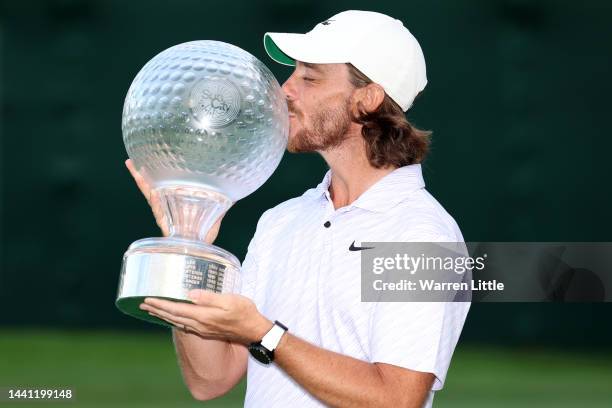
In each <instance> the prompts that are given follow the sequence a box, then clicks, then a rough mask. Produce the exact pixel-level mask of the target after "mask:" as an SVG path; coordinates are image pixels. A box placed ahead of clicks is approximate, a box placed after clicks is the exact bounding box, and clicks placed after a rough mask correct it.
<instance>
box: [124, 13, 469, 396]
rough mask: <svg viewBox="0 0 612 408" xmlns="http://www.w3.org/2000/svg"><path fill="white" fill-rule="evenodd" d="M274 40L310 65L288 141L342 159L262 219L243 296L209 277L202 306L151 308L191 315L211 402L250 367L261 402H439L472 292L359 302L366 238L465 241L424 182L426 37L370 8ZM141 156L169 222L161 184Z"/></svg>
mask: <svg viewBox="0 0 612 408" xmlns="http://www.w3.org/2000/svg"><path fill="white" fill-rule="evenodd" d="M264 44H265V47H266V50H267V52H268V53H269V55H270V56H271V57H272V58H273V59H274V60H276V61H278V62H280V63H284V64H295V71H294V72H293V74H292V75H291V76H290V77H289V78H288V79H287V81H286V82H285V83H284V84H283V90H284V92H285V93H286V97H287V103H288V106H289V112H290V135H289V141H288V150H289V151H290V152H313V151H316V152H318V153H320V154H321V155H322V156H323V158H324V159H325V161H326V162H327V164H328V165H329V167H330V170H329V171H328V172H327V174H326V175H325V177H324V179H323V181H322V182H321V183H320V184H319V185H318V186H317V187H316V188H313V189H310V190H308V191H306V192H305V193H304V194H303V195H302V196H300V197H296V198H293V199H290V200H288V201H286V202H283V203H281V204H279V205H277V206H276V207H274V208H272V209H270V210H268V211H266V212H265V213H264V214H263V215H262V216H261V218H260V220H259V222H258V225H257V229H256V232H255V235H254V237H253V239H252V240H251V242H250V244H249V248H248V253H247V255H246V258H245V260H244V262H243V266H242V277H243V287H242V292H241V294H214V293H211V292H205V291H200V290H194V291H191V292H190V297H191V298H192V299H193V301H194V303H195V304H185V303H177V302H170V301H165V300H161V299H152V298H151V299H146V300H145V303H143V304H142V305H141V308H142V309H143V310H146V311H148V312H149V313H151V314H152V315H154V316H158V317H160V318H162V319H164V320H166V321H168V322H170V323H171V324H173V325H175V326H176V329H173V336H174V341H175V345H176V350H177V354H178V357H179V361H180V366H181V369H182V372H183V376H184V378H185V382H186V384H187V386H188V387H189V389H190V391H191V393H192V394H193V396H194V397H195V398H197V399H200V400H207V399H212V398H215V397H218V396H220V395H223V394H225V393H226V392H228V391H229V390H230V389H231V388H232V387H233V386H234V385H235V384H237V383H238V382H239V381H240V379H241V378H243V376H244V375H245V373H247V374H248V379H247V394H246V401H245V405H247V406H254V407H261V406H265V407H286V406H292V407H306V406H319V405H321V404H324V405H332V406H351V407H353V406H367V407H377V406H381V407H390V406H393V407H399V406H402V407H420V406H431V404H432V399H433V392H434V391H435V390H439V389H441V388H442V385H443V383H444V379H445V376H446V371H447V369H448V366H449V364H450V359H451V355H452V353H453V350H454V348H455V345H456V343H457V340H458V338H459V334H460V332H461V329H462V327H463V323H464V321H465V317H466V314H467V311H468V308H469V303H442V302H423V303H419V302H405V303H384V302H370V303H368V302H361V301H360V293H361V292H360V255H361V254H360V251H359V250H360V249H362V248H360V242H362V241H417V242H427V241H446V242H462V241H463V237H462V235H461V232H460V231H459V228H458V227H457V225H456V223H455V221H454V220H453V219H452V217H451V216H450V215H448V214H447V213H446V211H445V210H444V209H443V208H442V206H440V204H439V203H438V202H437V201H436V200H435V199H434V198H433V197H432V196H431V195H430V194H429V193H428V192H427V191H426V190H425V189H424V182H423V178H422V175H421V167H420V164H419V163H420V162H421V161H422V160H423V158H424V156H425V153H426V151H427V146H428V136H429V132H424V131H420V130H418V129H416V128H414V127H413V126H412V125H411V124H410V123H409V122H408V121H407V120H406V118H405V116H404V112H405V111H407V110H408V109H409V108H410V107H411V105H412V103H413V101H414V98H415V97H416V96H417V95H418V94H419V93H420V92H421V91H422V90H423V89H424V87H425V85H426V83H427V80H426V75H425V61H424V58H423V54H422V52H421V48H420V46H419V44H418V42H417V41H416V39H415V38H414V37H413V36H412V35H411V34H410V32H409V31H408V30H407V29H406V28H404V26H403V25H402V23H401V22H400V21H399V20H395V19H393V18H391V17H388V16H386V15H383V14H379V13H372V12H363V11H347V12H343V13H340V14H337V15H335V16H334V17H332V18H330V19H328V20H326V21H324V22H322V23H320V24H318V25H317V26H316V27H315V28H314V29H313V30H312V31H311V32H309V33H307V34H281V33H268V34H266V35H265V37H264ZM127 164H128V167H129V168H130V170H131V171H132V174H133V175H134V177H135V178H136V181H137V182H138V184H139V186H140V188H141V189H142V190H143V193H144V194H145V196H146V197H147V198H148V199H149V202H150V204H151V206H152V207H153V210H154V213H155V214H156V218H157V220H158V224H160V227H162V229H163V228H164V221H163V220H162V219H161V218H160V215H159V214H160V211H159V208H158V206H157V201H156V199H155V195H154V194H153V195H151V194H152V192H151V191H149V189H148V186H146V184H145V183H144V181H143V180H142V178H141V177H140V175H138V173H137V172H136V171H135V169H134V168H133V166H132V165H131V163H130V162H129V161H128V163H127ZM219 223H220V220H219V221H218V222H217V224H216V225H215V227H214V228H213V230H212V231H211V232H210V233H209V236H208V237H207V239H206V240H207V241H208V242H212V241H213V240H214V239H215V237H216V235H217V231H218V228H219ZM274 320H276V322H275V323H273V321H274ZM281 322H282V323H281ZM287 327H288V330H287ZM249 352H251V354H252V355H253V356H254V357H255V358H249ZM256 359H257V360H259V361H256ZM264 363H271V364H264Z"/></svg>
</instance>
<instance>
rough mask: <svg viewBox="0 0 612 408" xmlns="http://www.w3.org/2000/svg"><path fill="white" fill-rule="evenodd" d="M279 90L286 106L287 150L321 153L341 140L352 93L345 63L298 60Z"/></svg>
mask: <svg viewBox="0 0 612 408" xmlns="http://www.w3.org/2000/svg"><path fill="white" fill-rule="evenodd" d="M283 90H284V91H285V94H286V95H287V103H288V106H289V124H290V130H289V141H288V144H287V150H288V151H290V152H294V153H295V152H314V151H323V150H327V149H329V148H332V147H336V146H339V145H340V144H341V143H342V142H343V141H344V139H345V137H346V134H347V131H348V129H349V127H350V125H351V115H350V96H351V93H352V91H353V86H352V85H351V83H350V82H349V72H348V67H347V66H346V64H307V63H303V62H299V61H298V62H297V63H296V67H295V71H294V72H293V74H292V75H291V76H290V77H289V78H288V79H287V81H285V83H284V84H283Z"/></svg>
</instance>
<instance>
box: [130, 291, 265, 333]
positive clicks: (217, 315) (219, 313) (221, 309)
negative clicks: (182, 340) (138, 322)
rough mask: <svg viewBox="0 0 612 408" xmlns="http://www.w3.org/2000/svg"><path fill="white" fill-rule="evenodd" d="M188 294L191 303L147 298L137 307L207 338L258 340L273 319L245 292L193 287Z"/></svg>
mask: <svg viewBox="0 0 612 408" xmlns="http://www.w3.org/2000/svg"><path fill="white" fill-rule="evenodd" d="M189 298H190V299H191V300H192V301H193V302H194V304H189V303H181V302H172V301H169V300H163V299H156V298H146V299H145V301H144V303H141V305H140V308H141V309H142V310H146V311H147V312H149V314H151V315H153V316H156V317H158V318H160V319H163V320H165V321H167V322H168V323H170V324H172V325H174V326H176V327H179V328H181V329H183V330H186V331H188V332H192V333H194V334H197V335H198V336H200V337H202V338H204V339H209V340H225V341H230V342H235V343H242V344H244V345H248V344H250V343H252V342H255V341H260V340H261V339H262V337H263V336H264V335H265V334H266V333H267V332H268V330H270V329H271V328H272V325H273V324H272V322H271V321H270V320H268V319H266V318H265V317H264V316H263V315H262V314H261V313H259V311H258V310H257V307H256V306H255V304H254V303H253V302H252V301H251V300H250V299H249V298H246V297H244V296H241V295H235V294H218V293H213V292H209V291H205V290H201V289H194V290H192V291H190V292H189Z"/></svg>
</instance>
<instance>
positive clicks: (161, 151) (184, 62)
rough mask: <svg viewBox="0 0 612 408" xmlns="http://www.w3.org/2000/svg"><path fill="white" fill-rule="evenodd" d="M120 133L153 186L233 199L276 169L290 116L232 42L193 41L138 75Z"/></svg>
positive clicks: (263, 73)
mask: <svg viewBox="0 0 612 408" xmlns="http://www.w3.org/2000/svg"><path fill="white" fill-rule="evenodd" d="M121 127H122V131H123V141H124V143H125V147H126V150H127V153H128V155H129V157H130V158H131V159H132V161H133V162H134V165H135V166H136V168H137V169H139V171H141V172H142V173H143V175H144V176H145V179H146V180H147V181H148V182H149V184H150V185H152V187H153V188H158V187H167V186H195V187H202V188H205V189H209V190H214V191H216V192H219V193H222V194H224V195H226V196H227V197H228V198H230V199H231V200H233V201H236V200H239V199H241V198H243V197H245V196H247V195H249V194H250V193H252V192H253V191H255V190H257V189H258V188H259V187H260V186H261V185H262V184H263V183H264V182H265V181H266V180H267V179H268V178H269V177H270V176H271V175H272V173H273V172H274V170H275V169H276V167H277V166H278V164H279V162H280V160H281V158H282V156H283V153H284V151H285V148H286V145H287V137H288V133H289V117H288V112H287V103H286V100H285V95H284V93H283V91H282V89H281V88H280V85H279V84H278V82H277V81H276V78H275V77H274V75H273V74H272V73H271V72H270V70H269V69H268V68H267V67H266V66H265V65H264V64H263V63H262V62H261V61H259V60H258V59H257V58H255V57H254V56H253V55H251V54H249V53H248V52H246V51H244V50H242V49H241V48H238V47H236V46H233V45H231V44H227V43H224V42H219V41H192V42H187V43H183V44H179V45H176V46H174V47H171V48H168V49H167V50H165V51H162V52H161V53H159V54H158V55H156V56H155V57H154V58H153V59H151V60H150V61H149V62H148V63H147V64H146V65H145V66H144V67H143V68H142V69H141V70H140V72H138V74H137V75H136V77H135V78H134V81H133V82H132V85H131V86H130V88H129V90H128V93H127V96H126V98H125V103H124V106H123V118H122V126H121Z"/></svg>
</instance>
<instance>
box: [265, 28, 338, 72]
mask: <svg viewBox="0 0 612 408" xmlns="http://www.w3.org/2000/svg"><path fill="white" fill-rule="evenodd" d="M264 48H265V49H266V52H267V53H268V55H269V56H270V58H272V59H273V60H274V61H276V62H278V63H279V64H283V65H290V66H295V61H301V62H308V63H311V64H333V63H344V62H349V61H348V60H347V59H346V57H345V56H344V55H342V51H340V50H339V49H338V48H339V47H333V46H330V44H329V43H320V41H318V40H317V39H314V38H312V37H311V36H309V35H307V34H292V33H266V34H265V35H264ZM340 49H341V48H340Z"/></svg>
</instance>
